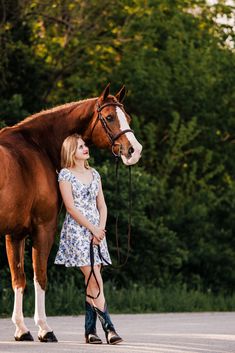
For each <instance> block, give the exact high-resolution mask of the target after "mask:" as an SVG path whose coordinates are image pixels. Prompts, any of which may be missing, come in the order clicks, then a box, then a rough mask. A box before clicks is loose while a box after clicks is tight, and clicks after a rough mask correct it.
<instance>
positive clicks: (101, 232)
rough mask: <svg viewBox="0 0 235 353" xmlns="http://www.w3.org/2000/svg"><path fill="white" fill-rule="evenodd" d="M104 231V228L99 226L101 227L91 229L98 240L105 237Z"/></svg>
mask: <svg viewBox="0 0 235 353" xmlns="http://www.w3.org/2000/svg"><path fill="white" fill-rule="evenodd" d="M105 232H106V230H105V229H103V228H101V227H96V226H95V227H94V229H93V230H92V234H93V235H94V237H95V238H96V239H97V240H98V241H99V242H100V241H101V240H103V239H104V237H105Z"/></svg>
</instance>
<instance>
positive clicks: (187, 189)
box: [0, 0, 235, 292]
mask: <svg viewBox="0 0 235 353" xmlns="http://www.w3.org/2000/svg"><path fill="white" fill-rule="evenodd" d="M0 6H1V11H0V13H1V15H0V16H1V28H0V46H1V47H0V50H1V59H0V97H1V98H0V112H1V117H0V119H1V126H3V125H4V123H5V124H6V125H12V124H14V123H16V122H17V121H19V120H21V119H23V118H24V117H26V116H27V115H29V114H31V113H34V112H37V111H39V110H41V109H45V108H46V107H50V106H54V105H58V104H62V103H64V102H69V101H74V100H79V99H84V98H87V97H92V96H97V95H98V94H99V93H100V91H101V90H102V88H103V87H104V85H105V84H106V83H107V82H111V83H112V89H113V91H114V92H115V91H116V90H117V89H118V88H119V87H120V85H121V84H123V83H125V84H126V86H127V88H128V97H127V99H126V106H127V110H128V111H129V112H130V113H131V115H132V124H133V128H134V130H135V134H136V136H137V137H138V139H139V140H140V141H141V142H142V144H143V148H144V149H143V157H142V160H141V161H140V163H139V165H138V166H135V167H134V168H132V179H133V192H132V206H133V217H132V242H131V246H132V251H131V255H130V259H129V261H128V264H127V265H126V266H125V267H123V268H121V269H116V270H108V271H107V272H106V274H105V275H106V276H107V277H110V275H112V279H113V281H114V282H115V283H117V284H118V285H119V286H121V285H123V284H126V283H128V282H130V281H131V282H137V283H145V284H153V285H156V286H161V287H164V286H166V285H168V284H170V283H179V284H186V285H187V286H188V287H190V288H197V289H202V290H205V291H206V290H212V291H215V292H218V291H226V292H229V291H233V288H234V285H235V271H234V267H235V266H234V265H235V240H234V236H233V235H234V232H235V221H234V216H233V214H234V210H235V201H234V200H235V182H234V175H235V167H234V163H233V159H234V158H233V153H234V129H235V119H234V113H235V106H234V99H235V57H234V28H233V26H232V25H231V24H230V22H227V23H225V24H220V23H219V22H218V21H216V18H218V17H219V16H224V15H226V16H227V18H228V19H229V18H230V19H232V18H233V16H234V8H233V7H232V6H231V5H230V6H228V5H226V2H225V1H222V0H220V1H218V2H217V4H215V5H213V6H209V5H208V4H207V2H206V1H204V0H196V1H191V0H131V1H130V0H123V1H118V2H117V1H114V0H109V1H107V0H104V1H102V2H100V1H97V0H92V1H85V0H74V1H71V0H63V1H62V0H53V1H45V0H44V1H42V0H30V1H29V0H8V1H2V2H1V4H0ZM93 155H94V165H95V166H96V167H97V169H98V170H99V171H100V173H101V175H102V180H103V184H104V190H105V195H106V200H107V204H108V208H109V219H108V226H107V227H108V238H109V246H110V250H111V253H112V255H113V257H114V259H115V256H116V255H115V254H116V250H115V249H116V246H115V215H116V213H117V212H119V233H120V243H121V255H122V256H121V258H122V260H123V259H124V258H125V254H126V251H127V249H126V239H125V234H126V233H127V223H128V173H127V170H126V169H125V168H124V167H123V168H121V169H120V184H121V193H120V196H121V197H120V199H119V200H118V202H117V200H116V194H115V192H114V190H115V173H114V166H113V162H112V161H111V159H110V157H109V155H108V153H106V152H103V151H96V150H94V151H93ZM58 234H59V229H58ZM57 245H58V237H57ZM1 246H2V248H3V242H2V245H1ZM55 252H56V246H55V247H54V248H53V251H52V254H51V257H50V262H49V272H48V273H49V277H50V281H56V280H59V279H61V278H63V275H64V272H63V270H61V269H60V270H58V269H57V268H55V266H54V265H53V259H54V256H55ZM1 261H2V265H1V273H2V274H3V276H5V275H4V273H5V272H4V271H6V267H4V266H5V263H6V258H5V257H3V258H2V260H1ZM114 261H115V260H114ZM29 263H30V257H29V254H27V261H26V266H27V268H29V266H30V265H29ZM73 276H75V277H76V274H75V273H73Z"/></svg>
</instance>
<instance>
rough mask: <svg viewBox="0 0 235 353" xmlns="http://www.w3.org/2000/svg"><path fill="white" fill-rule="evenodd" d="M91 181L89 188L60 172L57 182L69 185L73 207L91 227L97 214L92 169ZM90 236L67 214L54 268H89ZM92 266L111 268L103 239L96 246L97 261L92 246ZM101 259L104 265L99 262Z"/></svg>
mask: <svg viewBox="0 0 235 353" xmlns="http://www.w3.org/2000/svg"><path fill="white" fill-rule="evenodd" d="M91 171H92V174H93V179H92V182H91V183H90V184H88V185H87V184H83V183H81V182H80V181H79V180H78V178H77V177H76V176H75V175H74V174H73V173H72V172H71V171H70V170H69V169H66V168H63V169H61V171H60V173H59V176H58V181H62V180H64V181H69V182H70V183H71V188H72V195H73V199H74V205H75V207H76V208H77V209H78V210H79V211H80V212H82V214H83V215H84V216H85V217H86V218H87V219H88V220H89V221H90V222H91V223H92V224H94V225H96V226H98V225H99V218H100V215H99V211H98V209H97V204H96V197H97V195H98V191H99V181H100V175H99V173H98V172H97V171H96V170H95V169H91ZM91 239H92V234H91V232H90V231H89V230H88V229H87V228H86V227H84V226H82V225H80V224H79V223H77V222H76V221H75V219H74V218H73V217H72V216H71V215H70V214H69V213H68V212H67V213H66V216H65V220H64V223H63V226H62V230H61V235H60V244H59V249H58V252H57V254H56V258H55V264H58V265H65V266H66V267H74V266H78V267H81V266H90V265H91V261H90V241H91ZM93 249H94V265H98V264H101V263H103V265H107V263H109V264H111V259H110V255H109V251H108V247H107V243H106V239H105V238H104V239H103V240H102V241H101V243H100V252H101V255H102V256H101V257H100V256H99V252H98V246H97V245H93ZM103 258H104V259H105V261H104V260H103Z"/></svg>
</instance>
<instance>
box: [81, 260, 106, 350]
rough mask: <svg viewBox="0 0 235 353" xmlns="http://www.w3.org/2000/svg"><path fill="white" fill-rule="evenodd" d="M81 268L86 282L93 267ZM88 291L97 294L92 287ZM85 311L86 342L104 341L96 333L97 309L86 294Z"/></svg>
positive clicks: (98, 342)
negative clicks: (91, 290)
mask: <svg viewBox="0 0 235 353" xmlns="http://www.w3.org/2000/svg"><path fill="white" fill-rule="evenodd" d="M80 269H81V271H82V272H83V274H84V276H85V283H87V279H88V277H89V274H90V270H91V267H90V266H85V267H81V268H80ZM88 293H89V294H91V295H92V296H95V295H94V294H93V293H90V289H89V290H88ZM85 311H86V314H85V339H86V343H90V344H100V343H102V341H101V339H100V338H99V337H98V336H97V334H96V319H97V313H96V311H95V308H94V306H93V303H92V300H91V298H89V297H88V296H86V301H85Z"/></svg>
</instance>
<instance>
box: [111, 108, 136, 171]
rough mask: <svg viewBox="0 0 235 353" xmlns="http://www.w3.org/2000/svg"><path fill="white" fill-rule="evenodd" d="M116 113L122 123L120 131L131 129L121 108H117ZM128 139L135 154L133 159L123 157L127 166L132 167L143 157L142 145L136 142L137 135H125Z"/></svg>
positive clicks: (132, 156) (131, 133) (127, 133)
mask: <svg viewBox="0 0 235 353" xmlns="http://www.w3.org/2000/svg"><path fill="white" fill-rule="evenodd" d="M116 112H117V117H118V120H119V123H120V129H121V131H124V130H126V129H130V125H129V124H128V122H127V119H126V116H125V114H124V113H123V111H122V110H121V109H120V108H119V107H116ZM125 136H126V138H127V139H128V140H129V142H130V144H131V145H132V147H133V149H134V152H133V153H132V155H131V157H130V158H129V159H128V158H126V157H125V156H123V155H121V158H122V161H123V163H124V164H126V165H132V164H135V163H137V162H138V160H139V159H140V156H141V151H142V146H141V144H140V143H139V142H138V141H137V140H136V138H135V135H134V134H133V132H126V133H125Z"/></svg>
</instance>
